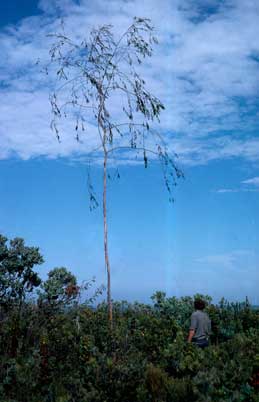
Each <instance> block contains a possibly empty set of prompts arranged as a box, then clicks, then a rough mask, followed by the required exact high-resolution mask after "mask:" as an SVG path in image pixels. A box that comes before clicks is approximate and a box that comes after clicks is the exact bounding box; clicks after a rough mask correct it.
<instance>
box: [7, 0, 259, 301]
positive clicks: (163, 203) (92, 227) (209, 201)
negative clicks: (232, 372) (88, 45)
mask: <svg viewBox="0 0 259 402" xmlns="http://www.w3.org/2000/svg"><path fill="white" fill-rule="evenodd" d="M161 4H162V6H159V7H158V5H157V2H156V1H155V0H154V1H152V0H149V1H147V0H146V1H143V2H141V4H140V2H137V1H135V0H130V1H122V0H113V1H110V2H109V7H107V2H106V1H104V0H102V1H94V2H93V1H92V2H91V1H85V0H81V1H77V2H75V1H72V0H41V1H40V2H37V1H32V0H31V1H26V2H25V1H24V2H22V1H10V2H9V3H8V5H4V4H2V5H1V6H0V7H1V9H0V15H1V20H0V24H1V32H0V43H1V49H2V58H1V61H0V80H1V83H0V91H1V92H2V93H1V95H2V100H3V101H2V103H1V106H0V109H1V127H0V197H1V207H0V222H1V223H0V232H1V233H3V234H4V235H7V236H8V237H9V238H12V237H15V236H21V237H24V238H25V239H26V241H27V243H28V244H31V245H38V246H40V248H41V250H42V253H43V255H44V257H45V263H44V266H42V267H40V272H41V273H42V276H43V277H46V273H47V271H48V270H49V269H51V268H53V267H54V266H61V265H63V266H67V267H68V268H70V269H71V270H72V271H73V272H74V273H75V274H76V275H77V277H78V279H79V281H81V280H83V279H88V278H91V277H92V276H95V277H96V280H97V284H98V285H100V284H101V283H104V284H105V281H106V279H105V271H104V262H103V239H102V233H103V229H102V211H101V208H100V207H99V208H98V209H97V210H95V211H92V212H90V211H89V203H88V193H87V184H86V181H87V172H88V170H87V169H88V168H87V163H86V160H87V158H86V155H87V152H88V151H89V150H90V149H91V148H92V147H93V146H94V145H95V132H96V131H95V127H94V126H93V125H92V122H89V126H88V128H89V131H90V132H91V135H90V136H89V137H88V138H87V141H86V140H85V141H84V142H83V144H78V143H77V142H76V141H75V140H74V136H73V134H71V130H69V127H70V126H69V124H68V127H63V132H62V142H61V144H59V143H58V142H57V141H56V139H55V138H54V136H53V133H52V132H51V130H50V128H49V123H50V118H51V116H50V106H49V102H48V94H49V87H50V85H51V82H50V80H49V78H48V79H45V78H43V77H42V74H40V71H39V68H38V66H36V65H35V61H36V60H37V59H38V58H40V59H42V60H47V57H48V48H49V44H50V39H48V38H47V37H46V34H47V33H49V32H53V31H55V30H56V29H57V26H58V21H59V18H60V17H61V16H62V17H63V18H64V20H65V22H66V26H67V27H68V30H69V31H70V32H71V33H72V34H73V35H78V37H82V35H87V33H88V32H89V30H90V29H91V27H93V26H95V25H98V24H102V23H112V24H113V25H114V27H115V31H116V32H118V33H119V32H121V31H122V30H123V28H125V27H126V26H127V25H128V23H129V22H130V20H131V18H132V17H133V16H134V15H138V16H146V17H150V18H151V19H152V21H153V23H154V25H155V26H156V29H157V35H158V37H159V45H158V47H157V50H156V52H155V54H154V56H153V57H152V59H150V61H149V62H148V64H147V66H146V68H145V67H143V70H142V73H143V74H144V76H145V78H146V81H147V82H148V84H149V86H150V88H151V89H152V91H153V92H154V93H155V94H156V95H157V96H159V98H160V99H161V100H162V101H163V103H164V104H165V106H166V110H165V112H164V114H163V115H162V116H161V124H160V130H161V132H162V133H163V135H164V136H165V138H166V139H167V142H168V147H169V149H170V150H171V151H176V152H177V153H178V155H179V159H178V163H179V165H180V166H181V168H182V169H183V170H184V173H185V180H181V181H180V182H179V184H178V186H177V187H176V189H175V192H174V197H175V203H174V204H170V203H168V195H167V193H166V190H165V187H164V184H163V179H162V176H161V171H160V168H159V166H158V165H157V163H156V162H155V160H153V161H151V162H152V163H151V164H150V167H149V168H148V169H144V168H143V166H142V165H138V164H135V163H133V161H132V160H131V159H130V157H129V158H128V159H127V161H126V162H125V161H124V162H123V163H122V162H121V163H120V162H118V165H119V169H120V175H121V178H120V179H119V180H115V181H114V182H110V183H109V188H108V192H109V198H108V214H109V233H110V253H111V266H112V292H113V297H114V298H115V299H123V298H124V299H128V300H135V299H138V300H143V301H148V300H149V297H150V296H151V294H152V293H153V292H154V291H155V290H158V289H159V290H165V291H167V293H168V294H169V295H173V294H174V295H177V296H180V295H186V294H194V293H196V292H202V293H208V294H210V295H212V296H213V297H214V299H215V300H216V301H217V300H219V298H220V297H222V296H224V297H226V298H228V299H230V300H240V299H244V298H245V296H246V295H247V296H248V297H249V298H250V300H251V301H252V302H253V303H257V304H259V299H258V296H257V294H258V291H257V288H258V284H259V274H258V268H259V250H258V240H259V238H258V237H259V231H258V223H259V222H258V220H259V218H258V217H259V202H258V192H259V164H258V162H259V139H258V128H259V121H258V84H259V70H258V56H259V45H258V41H257V38H258V35H259V28H258V24H257V20H258V14H259V9H258V5H257V1H255V0H254V1H253V0H250V1H247V2H243V1H241V0H235V1H232V0H226V1H221V2H218V1H213V0H200V1H195V2H194V1H192V0H186V1H185V0H182V1H174V2H172V1H169V0H163V2H162V3H161ZM161 21H162V23H161ZM116 106H117V105H116V104H115V105H114V107H115V108H116ZM111 163H112V166H113V162H111ZM91 175H92V181H93V183H95V188H96V192H97V195H98V197H99V200H100V201H101V169H100V167H99V160H97V161H93V163H92V166H91Z"/></svg>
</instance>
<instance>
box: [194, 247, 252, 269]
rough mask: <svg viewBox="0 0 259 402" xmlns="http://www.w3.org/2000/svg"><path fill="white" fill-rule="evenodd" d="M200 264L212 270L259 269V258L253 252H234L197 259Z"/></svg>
mask: <svg viewBox="0 0 259 402" xmlns="http://www.w3.org/2000/svg"><path fill="white" fill-rule="evenodd" d="M196 262H197V263H198V264H202V265H204V264H206V266H207V267H211V268H213V269H214V268H222V269H231V270H232V269H234V270H236V271H237V270H239V269H243V270H244V269H247V268H254V267H255V266H256V267H257V264H258V256H257V255H256V253H255V252H254V251H253V250H233V251H230V252H227V253H222V254H213V255H206V256H203V257H200V258H197V259H196Z"/></svg>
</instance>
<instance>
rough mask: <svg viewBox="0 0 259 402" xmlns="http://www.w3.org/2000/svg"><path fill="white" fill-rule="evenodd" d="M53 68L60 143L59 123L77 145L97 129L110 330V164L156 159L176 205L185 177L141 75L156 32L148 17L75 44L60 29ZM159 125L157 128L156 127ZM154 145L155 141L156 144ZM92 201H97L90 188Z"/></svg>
mask: <svg viewBox="0 0 259 402" xmlns="http://www.w3.org/2000/svg"><path fill="white" fill-rule="evenodd" d="M51 36H52V38H54V42H53V44H52V46H51V48H50V63H49V65H48V67H47V69H46V71H47V72H48V73H49V74H51V73H52V74H53V71H54V72H55V74H56V76H57V85H56V87H55V89H54V90H53V92H52V93H51V95H50V102H51V108H52V115H53V119H52V122H51V127H52V129H53V130H54V132H55V134H56V136H57V139H58V140H60V139H61V129H60V127H61V126H60V120H61V119H62V118H67V119H69V123H70V124H71V121H73V130H74V133H73V134H74V136H75V139H76V140H77V141H79V142H80V141H82V140H83V141H87V130H89V124H91V125H92V127H95V129H96V142H97V143H96V146H95V147H94V150H92V151H91V156H95V157H97V158H99V159H100V157H101V160H102V166H103V200H102V201H103V202H102V207H103V230H104V260H105V267H106V272H107V303H108V316H109V321H110V323H111V325H112V299H111V266H110V260H109V248H108V227H107V178H108V177H109V176H108V173H107V163H108V160H109V158H110V157H111V156H112V157H113V158H115V159H116V158H118V159H120V158H121V157H122V153H124V155H125V153H126V154H127V157H128V154H129V151H131V152H132V151H133V152H136V153H138V154H139V153H142V158H143V162H144V166H145V167H147V164H148V162H149V161H151V160H153V159H154V157H157V158H158V160H159V161H160V162H161V165H162V168H163V175H164V180H165V185H166V188H167V190H168V191H169V197H170V200H172V186H173V185H175V183H176V180H177V178H179V177H181V176H182V172H181V170H180V169H178V168H177V166H176V164H175V162H174V160H175V156H176V155H175V154H174V155H172V156H171V155H170V154H169V152H168V150H167V146H166V143H165V141H164V139H163V136H162V134H161V132H159V131H158V130H157V128H156V129H155V128H154V123H155V121H157V122H159V116H160V113H161V111H162V110H163V109H164V105H163V104H162V102H161V101H160V100H159V99H158V98H157V97H156V96H155V95H153V94H152V93H151V92H150V91H149V89H148V88H147V84H146V82H145V80H144V78H143V75H142V74H141V73H140V70H141V68H142V66H143V63H144V62H145V61H146V59H147V58H148V57H151V56H152V53H153V46H154V45H155V44H157V39H156V37H155V36H154V28H153V26H152V25H151V22H150V20H149V19H147V18H136V17H135V18H134V19H133V21H132V23H131V25H130V26H129V27H128V28H127V29H126V30H125V31H124V32H123V33H122V34H121V35H119V36H118V35H116V34H115V33H114V27H113V26H112V25H103V26H101V27H98V28H95V29H93V30H92V31H91V32H90V34H89V36H88V38H87V39H83V40H81V39H80V41H78V42H77V41H75V40H74V39H72V38H71V36H68V35H66V33H65V29H64V26H63V25H62V28H61V31H60V32H59V33H55V34H51ZM156 126H157V124H156ZM152 141H153V142H152ZM89 188H90V201H91V204H90V206H91V205H92V206H93V207H94V206H97V204H98V201H97V199H96V196H95V194H94V191H92V190H93V188H92V185H90V186H89Z"/></svg>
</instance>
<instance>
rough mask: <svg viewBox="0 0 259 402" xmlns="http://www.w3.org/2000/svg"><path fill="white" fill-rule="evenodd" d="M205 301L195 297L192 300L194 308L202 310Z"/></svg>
mask: <svg viewBox="0 0 259 402" xmlns="http://www.w3.org/2000/svg"><path fill="white" fill-rule="evenodd" d="M205 306H206V304H205V301H204V300H202V299H196V300H194V308H195V310H204V309H205Z"/></svg>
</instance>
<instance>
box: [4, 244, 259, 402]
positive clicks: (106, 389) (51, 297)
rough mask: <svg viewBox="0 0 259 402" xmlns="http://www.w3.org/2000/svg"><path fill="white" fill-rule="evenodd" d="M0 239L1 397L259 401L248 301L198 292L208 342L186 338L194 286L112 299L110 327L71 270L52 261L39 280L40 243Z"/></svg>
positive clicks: (30, 401)
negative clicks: (141, 298)
mask: <svg viewBox="0 0 259 402" xmlns="http://www.w3.org/2000/svg"><path fill="white" fill-rule="evenodd" d="M0 239H1V254H0V289H1V292H2V303H1V306H0V319H1V325H0V354H1V360H0V401H1V402H2V401H3V402H39V401H41V402H50V401H51V402H52V401H53V402H54V401H55V402H56V401H57V402H74V401H79V402H81V401H82V402H85V401H87V402H104V401H105V402H122V401H123V402H172V401H174V402H187V401H188V402H189V401H190V402H209V401H211V402H222V401H226V402H234V401H236V402H240V401H246V402H253V401H254V402H256V401H259V386H258V384H259V381H258V373H259V343H258V336H259V311H258V310H256V309H253V308H252V307H251V306H250V305H249V303H248V301H247V300H246V301H245V302H244V303H228V302H227V301H226V300H224V299H222V300H221V301H220V303H219V304H217V305H215V304H212V300H211V298H210V297H209V296H203V299H204V300H206V304H207V307H206V310H207V312H208V314H209V315H210V317H211V319H212V324H213V326H212V327H213V334H212V337H211V344H210V346H209V347H208V348H207V349H205V350H201V349H199V348H198V347H196V346H195V345H192V344H188V343H187V342H186V339H187V332H188V326H189V319H190V314H191V312H192V309H193V301H194V299H195V298H196V297H201V295H196V296H194V297H182V298H176V297H166V294H165V293H163V292H157V293H156V294H154V295H153V296H152V301H153V304H152V305H147V304H141V303H137V302H136V303H128V302H126V301H122V302H115V303H114V322H115V326H114V328H113V331H112V332H110V331H111V330H110V326H109V325H108V323H107V319H106V317H107V308H108V307H107V304H106V303H100V304H99V305H97V306H96V305H95V306H94V305H93V302H94V300H95V297H93V298H86V300H85V301H84V302H80V303H79V296H80V293H82V288H81V287H80V286H78V284H77V281H76V278H75V276H74V275H73V274H72V273H71V272H69V271H68V270H67V269H66V268H64V267H61V268H55V269H53V270H51V271H50V273H49V276H48V278H47V280H46V281H43V282H41V283H40V279H39V277H38V276H37V274H36V273H35V271H34V265H38V264H40V263H41V262H42V261H43V258H42V257H41V255H40V253H39V249H37V248H33V247H26V246H25V244H24V241H23V240H22V239H15V240H13V241H11V242H10V243H8V241H7V239H6V238H4V237H1V238H0ZM34 274H35V275H36V276H35V275H34ZM17 281H18V282H17ZM17 283H18V285H19V286H17ZM22 284H23V287H22ZM89 286H90V285H89V284H87V285H84V289H86V288H87V289H88V288H89ZM17 289H18V291H17V292H16V290H17ZM21 289H22V291H21ZM35 289H38V297H37V298H36V297H35V299H32V298H31V297H30V298H28V294H35V292H34V293H33V290H35ZM67 289H70V290H69V291H68V290H67ZM87 289H86V290H87ZM99 293H100V290H97V291H96V294H95V295H98V294H99Z"/></svg>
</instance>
